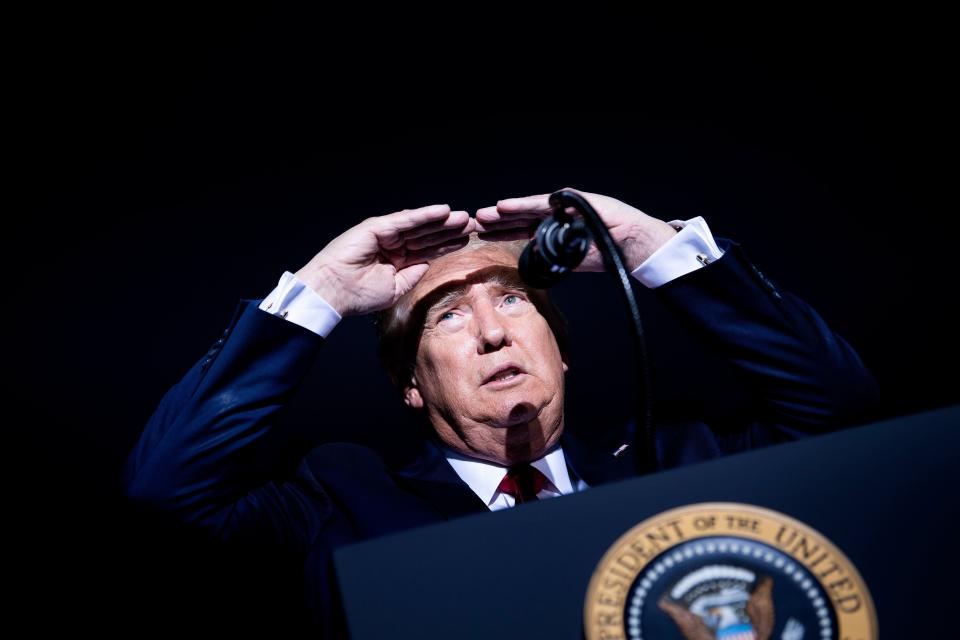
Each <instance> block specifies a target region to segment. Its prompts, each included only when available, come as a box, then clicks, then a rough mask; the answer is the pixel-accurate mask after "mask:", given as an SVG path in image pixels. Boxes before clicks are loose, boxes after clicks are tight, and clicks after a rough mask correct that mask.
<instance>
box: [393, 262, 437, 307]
mask: <svg viewBox="0 0 960 640" xmlns="http://www.w3.org/2000/svg"><path fill="white" fill-rule="evenodd" d="M429 268H430V265H429V264H427V263H426V262H420V263H417V264H412V265H410V266H408V267H404V268H403V269H399V270H398V271H397V275H396V280H395V283H396V296H397V297H398V298H399V297H400V296H402V295H403V294H405V293H406V292H408V291H410V290H411V289H413V288H414V287H415V286H416V285H417V283H418V282H420V279H421V278H422V277H423V276H424V274H425V273H426V272H427V269H429Z"/></svg>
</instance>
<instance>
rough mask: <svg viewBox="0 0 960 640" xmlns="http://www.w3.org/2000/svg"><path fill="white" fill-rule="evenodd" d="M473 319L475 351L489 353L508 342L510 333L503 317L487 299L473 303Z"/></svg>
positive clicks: (481, 353) (506, 344)
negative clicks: (474, 325)
mask: <svg viewBox="0 0 960 640" xmlns="http://www.w3.org/2000/svg"><path fill="white" fill-rule="evenodd" d="M473 320H474V322H475V323H476V332H477V353H479V354H480V355H483V354H484V353H491V352H493V351H496V350H498V349H500V348H502V347H504V346H508V345H509V344H510V335H509V333H508V330H507V324H506V323H505V322H504V320H505V318H504V317H503V316H502V314H500V313H498V312H497V310H496V309H495V308H494V306H493V304H492V303H490V302H489V301H487V300H484V301H482V302H481V303H480V304H476V305H474V310H473Z"/></svg>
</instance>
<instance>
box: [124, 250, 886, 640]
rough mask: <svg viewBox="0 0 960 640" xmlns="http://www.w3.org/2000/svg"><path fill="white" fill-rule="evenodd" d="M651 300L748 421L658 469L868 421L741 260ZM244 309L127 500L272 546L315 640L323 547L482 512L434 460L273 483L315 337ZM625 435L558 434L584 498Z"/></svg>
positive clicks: (139, 450) (847, 360)
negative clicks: (727, 365)
mask: <svg viewBox="0 0 960 640" xmlns="http://www.w3.org/2000/svg"><path fill="white" fill-rule="evenodd" d="M717 242H718V244H719V245H720V247H721V248H722V249H724V251H725V255H724V256H723V257H722V258H720V259H719V260H716V261H714V262H713V263H712V264H710V265H708V266H706V267H703V268H701V269H698V270H696V271H694V272H691V273H689V274H687V275H685V276H682V277H680V278H677V279H675V280H673V281H671V282H669V283H667V284H665V285H662V286H660V287H658V288H657V289H656V290H655V292H656V295H657V296H658V297H659V298H660V300H661V301H662V302H663V303H664V304H665V305H667V306H668V307H669V308H671V309H672V310H673V311H674V312H675V314H676V315H677V316H678V317H679V318H680V319H682V320H683V321H684V322H686V323H687V324H688V326H690V327H692V328H693V329H694V330H695V331H696V332H697V333H699V334H700V335H702V336H704V338H705V339H706V340H707V341H708V342H709V344H710V345H712V347H713V348H715V349H716V350H717V351H718V352H719V353H720V354H721V355H723V356H724V357H725V358H726V359H727V360H729V362H731V363H732V364H733V365H734V366H735V367H736V369H737V370H738V371H739V372H741V373H742V374H743V377H744V379H745V380H746V382H747V383H748V384H749V385H750V388H751V389H752V390H753V391H754V392H755V393H756V396H757V398H758V402H757V410H756V412H755V414H753V415H751V416H750V417H748V418H746V419H745V420H744V421H743V422H742V423H740V424H735V425H730V424H724V425H723V426H722V428H720V427H719V426H718V425H711V424H707V423H705V422H700V421H690V422H685V423H679V424H677V423H674V424H658V425H657V429H656V441H657V457H658V460H659V462H660V465H661V467H663V468H670V467H674V466H678V465H682V464H687V463H690V462H695V461H700V460H706V459H709V458H713V457H716V456H720V455H723V454H725V453H730V452H735V451H742V450H746V449H750V448H754V447H758V446H764V445H767V444H773V443H777V442H784V441H788V440H792V439H796V438H800V437H803V436H805V435H808V434H813V433H818V432H823V431H827V430H831V429H835V428H838V427H841V426H846V425H850V424H857V423H862V422H865V421H867V420H868V419H869V418H872V417H873V411H874V409H875V407H876V406H877V404H878V392H877V387H876V383H875V381H874V379H873V377H872V376H871V375H870V373H869V372H868V371H867V370H866V369H865V368H864V366H863V364H862V363H861V361H860V358H859V357H858V356H857V354H856V353H855V352H854V350H853V349H852V348H851V347H850V346H849V345H848V344H847V343H846V342H845V341H844V340H843V339H842V338H840V337H839V336H837V335H835V334H834V333H833V332H832V331H831V330H830V328H829V327H827V325H826V324H825V323H824V322H823V320H822V319H821V318H820V316H819V315H818V314H817V313H816V312H815V311H813V309H811V308H810V307H809V306H808V305H807V304H806V303H804V302H803V301H801V300H799V299H798V298H796V297H795V296H793V295H791V294H789V293H787V292H783V291H779V290H778V289H777V287H776V286H774V285H773V283H771V282H770V280H769V279H768V278H766V277H765V276H764V275H763V274H762V273H761V272H760V271H759V270H758V269H757V268H756V267H755V266H753V264H752V263H751V262H750V261H749V260H748V259H747V257H746V255H745V254H744V252H743V251H742V249H741V248H740V246H739V245H738V244H736V243H734V242H731V241H729V240H725V239H722V238H717ZM258 304H259V300H243V301H241V303H240V305H239V306H238V308H237V312H236V313H235V315H234V317H233V319H232V321H231V322H230V324H229V326H228V327H227V329H226V331H225V332H224V334H223V337H222V338H220V339H219V340H217V341H216V343H215V344H214V345H213V347H212V348H211V349H210V351H209V352H208V353H207V354H206V355H205V356H204V357H203V358H202V359H201V360H200V361H199V362H197V363H196V364H195V365H194V366H193V367H192V368H191V369H190V370H189V371H188V372H187V374H186V375H185V376H184V378H183V379H182V380H181V381H180V382H179V383H177V384H176V385H175V386H174V387H173V388H171V389H170V390H169V391H168V392H167V394H166V395H165V396H164V398H163V399H162V401H161V402H160V404H159V406H158V407H157V409H156V411H155V412H154V414H153V416H152V417H151V418H150V420H149V422H148V424H147V426H146V429H145V430H144V432H143V435H142V436H141V438H140V440H139V442H138V443H137V445H136V447H135V448H134V450H133V451H132V452H131V454H130V456H129V458H128V459H127V462H126V465H125V468H124V476H123V482H124V487H125V491H126V495H127V497H128V498H129V499H131V500H133V501H134V502H135V503H137V504H139V505H143V506H146V507H148V508H155V509H157V510H160V511H162V512H165V513H167V514H170V515H173V516H174V517H176V518H177V519H178V520H180V521H182V522H185V523H187V524H190V525H195V526H197V527H198V528H200V529H202V530H204V531H206V532H207V533H209V534H210V535H211V536H214V537H215V538H218V539H221V540H224V541H231V542H241V543H246V542H250V543H253V544H258V545H264V544H267V545H276V546H278V547H280V548H282V549H284V550H286V551H289V552H290V553H291V554H292V555H293V556H294V557H295V558H296V559H297V561H298V562H303V563H304V574H303V575H304V580H305V596H306V606H307V607H309V608H310V609H311V614H312V617H313V619H314V620H315V621H316V623H317V625H318V626H319V627H320V628H321V630H323V631H324V632H325V633H326V634H330V635H340V634H341V633H342V631H343V627H342V624H343V622H342V618H341V614H340V612H339V606H338V603H337V597H338V596H337V593H336V587H335V583H334V576H333V572H332V563H331V551H332V549H334V548H336V547H338V546H340V545H343V544H347V543H351V542H355V541H359V540H363V539H368V538H373V537H376V536H380V535H383V534H386V533H390V532H394V531H399V530H402V529H408V528H411V527H417V526H422V525H426V524H431V523H438V522H442V521H445V520H449V519H451V518H456V517H459V516H463V515H467V514H472V513H480V512H484V511H487V507H486V505H484V504H483V502H482V501H481V500H480V499H479V498H478V497H477V496H476V494H474V493H473V491H472V490H471V489H470V488H469V487H468V486H467V485H466V484H465V483H464V482H463V481H462V480H461V479H460V478H459V476H457V474H456V473H455V472H454V471H453V469H452V467H451V466H450V465H449V464H448V463H447V462H446V460H445V459H444V457H443V454H442V453H441V452H440V450H439V449H438V448H437V447H436V446H435V445H433V444H432V443H431V442H430V441H429V439H425V440H424V441H423V443H422V447H420V450H419V452H418V453H417V454H416V455H414V456H413V457H412V458H411V459H410V460H408V461H407V462H406V463H404V464H402V465H400V466H399V467H397V468H391V467H390V466H388V465H387V463H386V462H385V461H384V460H383V459H382V458H381V457H380V456H379V455H378V454H377V453H376V452H374V451H373V450H371V449H369V448H366V447H363V446H360V445H355V444H346V443H332V444H324V445H321V446H318V447H316V448H314V449H312V450H311V451H309V453H307V454H306V456H304V457H303V459H302V460H301V461H300V463H299V465H298V466H297V467H296V470H295V472H294V473H293V474H291V475H289V476H287V477H275V476H274V475H273V474H272V473H271V471H270V468H271V459H272V458H273V457H274V456H275V455H277V454H278V452H276V451H274V449H273V448H274V447H275V446H276V443H277V442H281V441H282V438H277V437H276V436H277V435H278V434H276V433H273V432H272V429H273V425H274V418H275V417H276V414H277V412H278V411H279V410H280V409H281V408H282V407H283V406H284V405H285V404H286V403H287V401H288V400H289V399H290V397H291V395H292V394H293V393H294V391H295V390H296V389H297V386H298V383H299V382H300V381H301V380H302V379H303V378H304V376H305V374H306V373H307V371H308V369H309V368H310V367H311V366H312V364H313V363H314V361H315V359H316V357H317V353H318V351H319V350H320V348H321V346H322V344H323V338H321V337H320V336H318V335H316V334H314V333H312V332H311V331H309V330H306V329H304V328H302V327H300V326H298V325H296V324H294V323H292V322H288V321H286V320H284V319H281V318H278V317H276V316H273V315H271V314H269V313H266V312H263V311H261V310H260V309H258ZM630 428H631V426H630V425H628V426H627V427H625V428H620V429H619V430H614V431H611V432H610V433H609V434H605V437H603V438H597V439H594V440H591V441H590V442H589V443H588V442H585V441H580V440H578V439H577V438H575V437H574V435H573V434H571V433H569V432H567V433H564V435H563V438H562V440H561V442H562V446H563V449H564V453H565V456H566V459H567V462H568V464H569V465H570V466H571V468H572V469H573V471H574V473H576V474H577V475H578V476H580V477H581V478H583V479H584V480H585V481H586V482H587V484H589V485H591V486H592V485H598V484H603V483H605V482H610V481H614V480H618V479H622V478H626V477H629V476H630V475H631V474H632V473H633V467H634V461H633V457H632V456H633V451H632V448H631V449H627V450H626V451H625V452H624V453H622V454H621V455H619V456H616V457H615V456H613V455H612V451H613V450H614V449H615V448H616V447H617V445H618V444H620V443H627V442H630V433H629V430H630Z"/></svg>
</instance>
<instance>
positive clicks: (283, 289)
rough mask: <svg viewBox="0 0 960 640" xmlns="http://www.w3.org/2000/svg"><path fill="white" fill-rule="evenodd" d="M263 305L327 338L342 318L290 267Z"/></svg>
mask: <svg viewBox="0 0 960 640" xmlns="http://www.w3.org/2000/svg"><path fill="white" fill-rule="evenodd" d="M260 309H262V310H263V311H266V312H267V313H271V314H273V315H275V316H280V317H281V318H286V319H287V320H289V321H290V322H293V323H295V324H298V325H300V326H301V327H303V328H304V329H309V330H310V331H313V332H314V333H316V334H319V335H320V336H322V337H324V338H326V337H327V336H328V335H330V332H331V331H333V328H334V327H336V326H337V323H338V322H340V320H342V318H341V317H340V314H339V313H337V310H336V309H334V308H333V307H331V306H330V304H329V303H328V302H327V301H326V300H324V299H323V297H322V296H321V295H320V294H319V293H317V292H316V291H314V290H313V289H311V288H310V287H308V286H307V285H306V284H304V283H303V282H301V281H300V279H298V278H297V277H296V276H295V275H293V274H292V273H290V272H289V271H285V272H284V274H283V276H282V277H281V278H280V283H279V284H278V285H277V288H276V289H274V290H273V291H271V292H270V295H268V296H267V297H266V298H264V299H263V302H261V303H260Z"/></svg>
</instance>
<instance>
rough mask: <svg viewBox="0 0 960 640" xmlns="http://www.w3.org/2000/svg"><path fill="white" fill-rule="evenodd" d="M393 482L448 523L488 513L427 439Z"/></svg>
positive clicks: (481, 501) (437, 449) (475, 495)
mask: <svg viewBox="0 0 960 640" xmlns="http://www.w3.org/2000/svg"><path fill="white" fill-rule="evenodd" d="M395 478H396V480H397V483H398V484H400V485H401V486H404V487H406V488H407V489H408V490H409V491H410V492H411V493H414V494H416V495H418V496H420V497H421V498H423V499H424V500H426V501H427V502H428V503H430V504H431V505H432V506H433V507H434V508H435V509H436V510H437V511H439V512H440V513H441V514H443V516H444V517H445V518H446V519H448V520H450V519H452V518H459V517H461V516H466V515H470V514H473V513H483V512H485V511H489V510H490V509H489V508H488V507H487V505H486V504H484V503H483V500H481V499H480V498H479V496H477V494H475V493H474V492H473V489H471V488H470V487H469V486H468V485H467V483H465V482H464V481H463V480H461V479H460V476H458V475H457V472H456V471H454V470H453V467H451V466H450V463H449V462H447V459H446V458H445V457H444V456H443V453H442V452H441V451H440V449H439V448H438V447H437V446H436V445H435V444H434V443H433V442H432V440H430V439H429V438H425V439H424V440H423V445H422V446H421V447H420V450H419V451H418V452H417V454H416V456H415V458H414V459H413V461H412V462H410V463H409V464H407V465H405V466H404V467H403V468H401V469H400V470H399V471H396V472H395Z"/></svg>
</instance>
